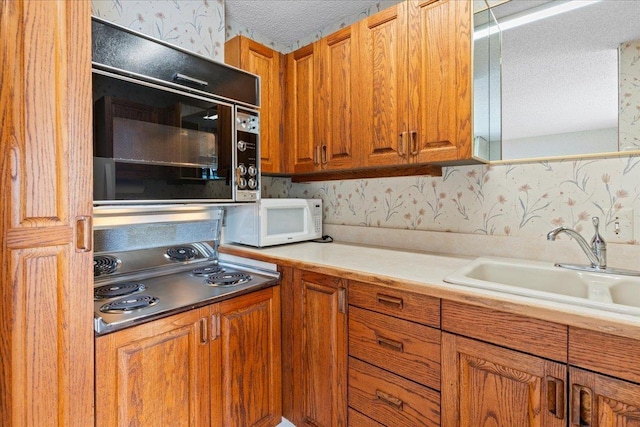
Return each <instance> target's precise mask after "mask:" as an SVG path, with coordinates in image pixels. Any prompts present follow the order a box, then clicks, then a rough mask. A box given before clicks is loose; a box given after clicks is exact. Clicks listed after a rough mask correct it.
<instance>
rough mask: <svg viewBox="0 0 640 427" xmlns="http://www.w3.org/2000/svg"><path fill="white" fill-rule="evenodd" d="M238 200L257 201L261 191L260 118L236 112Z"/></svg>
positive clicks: (256, 114)
mask: <svg viewBox="0 0 640 427" xmlns="http://www.w3.org/2000/svg"><path fill="white" fill-rule="evenodd" d="M236 159H237V166H236V176H235V181H236V200H237V201H241V202H249V201H256V200H258V198H259V191H260V117H259V116H258V113H257V112H254V111H249V110H245V111H240V110H239V109H238V110H237V111H236Z"/></svg>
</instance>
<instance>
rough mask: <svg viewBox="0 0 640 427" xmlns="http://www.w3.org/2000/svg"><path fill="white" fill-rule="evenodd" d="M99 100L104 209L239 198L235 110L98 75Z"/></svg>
mask: <svg viewBox="0 0 640 427" xmlns="http://www.w3.org/2000/svg"><path fill="white" fill-rule="evenodd" d="M94 98H95V102H94V106H95V108H94V151H95V155H96V157H97V158H102V159H105V160H96V161H95V162H94V169H98V171H97V172H96V175H97V176H98V175H101V176H102V177H101V178H99V181H102V180H104V181H105V182H104V183H103V184H101V185H100V187H101V188H103V189H105V190H103V191H98V190H96V191H95V194H94V201H95V202H96V203H97V204H99V203H101V201H105V202H110V201H111V202H113V201H115V202H122V203H134V202H167V203H175V202H180V203H187V202H210V201H231V200H233V188H232V185H231V182H230V180H229V176H230V173H229V169H231V165H232V161H233V159H232V152H231V148H232V147H233V132H232V129H231V127H232V124H233V117H232V116H233V106H232V105H230V104H225V103H222V102H217V101H213V100H210V99H206V98H203V97H200V96H194V95H190V94H187V93H182V92H178V91H171V90H166V89H164V88H160V87H155V86H153V85H145V84H141V83H139V82H131V81H128V80H123V79H120V78H116V77H114V76H105V75H100V74H95V73H94ZM110 162H112V163H113V166H112V167H111V168H110V169H109V168H106V169H105V167H104V164H108V163H110ZM96 187H97V186H96Z"/></svg>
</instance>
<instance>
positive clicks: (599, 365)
mask: <svg viewBox="0 0 640 427" xmlns="http://www.w3.org/2000/svg"><path fill="white" fill-rule="evenodd" d="M638 360H640V341H638V340H633V339H631V338H624V337H618V336H615V335H610V334H604V333H602V332H596V331H589V330H586V329H581V328H574V327H570V328H569V363H570V364H571V365H573V366H578V367H581V368H585V369H590V370H592V371H596V372H601V373H603V374H605V375H611V376H614V377H618V378H622V379H625V380H628V381H634V382H637V383H640V366H639V365H638ZM638 405H639V406H640V402H639V403H638Z"/></svg>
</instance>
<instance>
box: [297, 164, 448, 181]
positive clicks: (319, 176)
mask: <svg viewBox="0 0 640 427" xmlns="http://www.w3.org/2000/svg"><path fill="white" fill-rule="evenodd" d="M412 175H428V176H442V167H440V166H435V165H400V166H380V167H374V168H358V169H351V170H341V171H326V172H319V173H309V174H296V175H293V176H292V177H291V180H292V181H293V182H311V181H331V180H340V179H364V178H385V177H391V176H412Z"/></svg>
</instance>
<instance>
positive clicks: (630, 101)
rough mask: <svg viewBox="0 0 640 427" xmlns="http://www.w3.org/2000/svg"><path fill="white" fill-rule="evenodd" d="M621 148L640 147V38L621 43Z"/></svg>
mask: <svg viewBox="0 0 640 427" xmlns="http://www.w3.org/2000/svg"><path fill="white" fill-rule="evenodd" d="M619 55H620V64H619V70H620V93H619V100H620V109H619V126H620V129H619V144H620V150H621V151H624V150H638V149H640V40H636V41H631V42H627V43H623V44H621V45H620V53H619Z"/></svg>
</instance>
